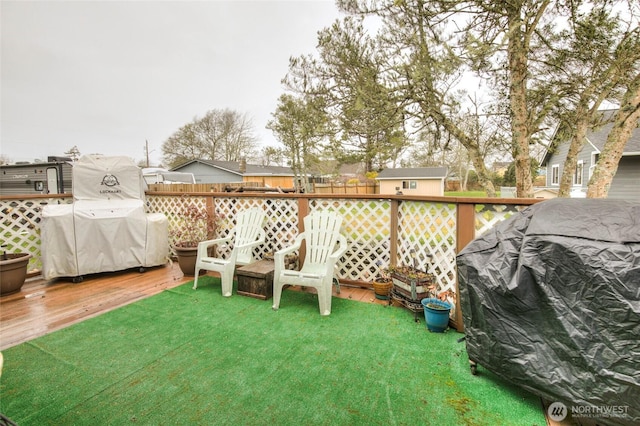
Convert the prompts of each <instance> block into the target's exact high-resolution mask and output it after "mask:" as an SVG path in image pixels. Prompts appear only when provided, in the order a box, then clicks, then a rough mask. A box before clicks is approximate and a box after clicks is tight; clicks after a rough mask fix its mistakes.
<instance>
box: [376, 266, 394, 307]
mask: <svg viewBox="0 0 640 426" xmlns="http://www.w3.org/2000/svg"><path fill="white" fill-rule="evenodd" d="M381 263H382V262H380V261H378V262H376V264H377V265H378V267H380V265H381ZM392 288H393V280H392V279H391V275H389V270H388V269H380V272H379V273H378V275H376V277H375V278H374V280H373V292H374V294H375V296H376V299H380V300H389V295H390V294H391V289H392Z"/></svg>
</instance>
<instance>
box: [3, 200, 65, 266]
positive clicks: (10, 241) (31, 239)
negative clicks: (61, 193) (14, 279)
mask: <svg viewBox="0 0 640 426" xmlns="http://www.w3.org/2000/svg"><path fill="white" fill-rule="evenodd" d="M71 202H73V199H72V198H71V197H69V198H38V199H31V200H29V199H26V200H0V212H2V216H1V223H2V234H1V235H0V241H1V242H2V245H6V247H3V250H6V251H7V252H12V253H18V252H20V253H31V256H32V257H31V259H30V260H29V266H28V267H27V269H28V271H29V272H33V271H38V270H42V252H41V242H40V221H41V220H42V207H43V206H46V205H47V204H70V203H71Z"/></svg>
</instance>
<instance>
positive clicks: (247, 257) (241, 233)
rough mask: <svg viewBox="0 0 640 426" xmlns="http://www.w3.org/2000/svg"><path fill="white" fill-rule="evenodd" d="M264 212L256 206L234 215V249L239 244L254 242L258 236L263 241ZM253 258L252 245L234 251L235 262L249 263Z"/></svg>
mask: <svg viewBox="0 0 640 426" xmlns="http://www.w3.org/2000/svg"><path fill="white" fill-rule="evenodd" d="M265 217H266V214H265V212H264V210H262V209H261V208H258V207H254V208H250V209H248V210H244V211H242V212H240V213H238V215H237V216H236V226H235V236H234V250H235V247H237V246H239V245H244V244H249V243H253V242H255V241H256V240H257V239H258V238H262V240H263V241H264V237H265V232H264V229H263V224H264V219H265ZM252 259H253V247H247V248H243V249H240V250H237V251H236V262H239V263H249V262H251V260H252Z"/></svg>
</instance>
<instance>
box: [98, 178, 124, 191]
mask: <svg viewBox="0 0 640 426" xmlns="http://www.w3.org/2000/svg"><path fill="white" fill-rule="evenodd" d="M100 185H104V186H108V187H109V188H113V187H114V186H116V185H120V182H118V178H117V177H115V176H114V175H104V177H103V178H102V183H101V184H100ZM119 192H122V191H120V190H119V189H103V190H102V191H100V193H101V194H117V193H119Z"/></svg>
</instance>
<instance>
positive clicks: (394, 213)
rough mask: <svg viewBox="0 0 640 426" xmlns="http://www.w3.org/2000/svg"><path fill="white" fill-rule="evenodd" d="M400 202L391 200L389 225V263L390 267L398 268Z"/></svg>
mask: <svg viewBox="0 0 640 426" xmlns="http://www.w3.org/2000/svg"><path fill="white" fill-rule="evenodd" d="M399 206H400V202H399V201H398V200H396V199H393V200H391V223H390V224H389V226H390V229H389V242H390V243H391V244H390V247H389V257H390V259H389V261H390V266H398V211H399Z"/></svg>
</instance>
